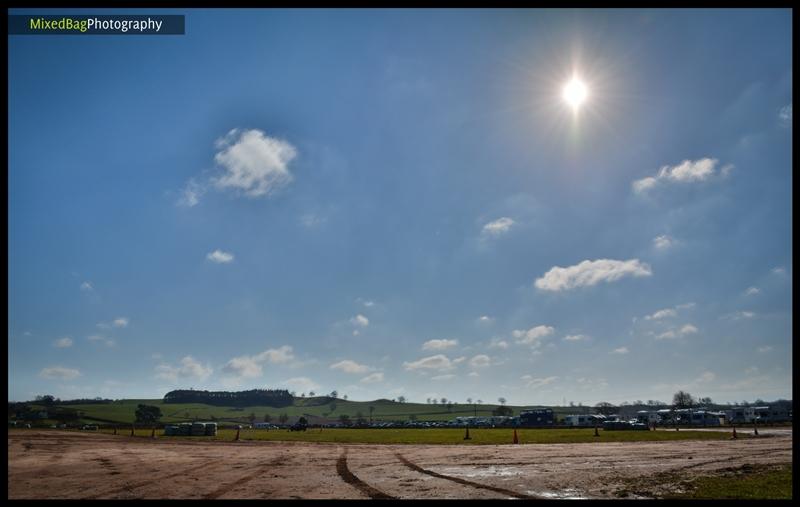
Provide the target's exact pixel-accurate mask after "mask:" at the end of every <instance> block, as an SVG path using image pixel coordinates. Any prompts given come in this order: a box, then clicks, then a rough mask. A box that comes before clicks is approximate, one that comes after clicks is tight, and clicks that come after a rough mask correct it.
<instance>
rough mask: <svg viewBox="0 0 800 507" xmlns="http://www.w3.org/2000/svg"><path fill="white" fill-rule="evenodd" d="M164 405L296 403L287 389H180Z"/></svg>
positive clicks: (279, 404) (276, 405)
mask: <svg viewBox="0 0 800 507" xmlns="http://www.w3.org/2000/svg"><path fill="white" fill-rule="evenodd" d="M164 403H204V404H206V405H219V406H237V405H238V406H254V405H264V406H268V407H287V406H289V405H292V404H293V403H294V396H292V394H291V393H290V392H289V391H288V390H286V389H251V390H249V391H196V390H194V389H178V390H175V391H170V392H168V393H167V394H165V395H164Z"/></svg>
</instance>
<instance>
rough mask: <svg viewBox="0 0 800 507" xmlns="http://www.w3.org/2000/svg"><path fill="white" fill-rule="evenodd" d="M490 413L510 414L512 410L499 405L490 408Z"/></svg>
mask: <svg viewBox="0 0 800 507" xmlns="http://www.w3.org/2000/svg"><path fill="white" fill-rule="evenodd" d="M492 415H504V416H512V415H514V410H513V409H512V408H511V407H507V406H505V405H500V406H499V407H497V408H496V409H494V410H492Z"/></svg>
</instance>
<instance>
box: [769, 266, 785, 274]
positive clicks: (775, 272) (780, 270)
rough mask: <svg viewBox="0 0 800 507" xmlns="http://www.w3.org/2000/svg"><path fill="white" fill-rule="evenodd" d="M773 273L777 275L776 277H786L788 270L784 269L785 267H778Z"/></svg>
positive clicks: (773, 269)
mask: <svg viewBox="0 0 800 507" xmlns="http://www.w3.org/2000/svg"><path fill="white" fill-rule="evenodd" d="M772 273H773V274H775V275H780V276H785V275H786V268H784V267H783V266H778V267H775V268H772Z"/></svg>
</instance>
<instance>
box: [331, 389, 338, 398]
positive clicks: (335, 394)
mask: <svg viewBox="0 0 800 507" xmlns="http://www.w3.org/2000/svg"><path fill="white" fill-rule="evenodd" d="M337 396H339V391H337V390H336V389H334V390H333V391H331V398H336V397H337Z"/></svg>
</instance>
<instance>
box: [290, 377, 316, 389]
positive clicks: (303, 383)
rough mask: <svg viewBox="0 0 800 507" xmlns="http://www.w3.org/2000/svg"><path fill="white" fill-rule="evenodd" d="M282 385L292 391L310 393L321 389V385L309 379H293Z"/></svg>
mask: <svg viewBox="0 0 800 507" xmlns="http://www.w3.org/2000/svg"><path fill="white" fill-rule="evenodd" d="M280 384H281V385H282V386H283V387H286V388H288V389H290V390H292V391H300V392H308V391H316V390H317V389H319V384H317V383H316V382H314V381H313V380H311V379H310V378H308V377H293V378H290V379H287V380H284V381H282V382H281V383H280Z"/></svg>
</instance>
